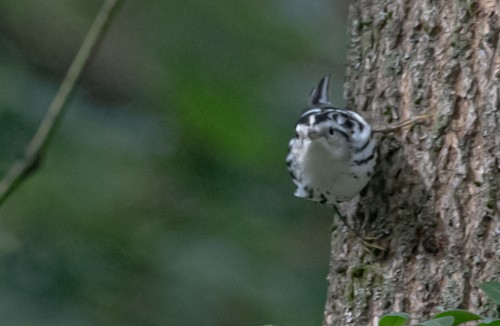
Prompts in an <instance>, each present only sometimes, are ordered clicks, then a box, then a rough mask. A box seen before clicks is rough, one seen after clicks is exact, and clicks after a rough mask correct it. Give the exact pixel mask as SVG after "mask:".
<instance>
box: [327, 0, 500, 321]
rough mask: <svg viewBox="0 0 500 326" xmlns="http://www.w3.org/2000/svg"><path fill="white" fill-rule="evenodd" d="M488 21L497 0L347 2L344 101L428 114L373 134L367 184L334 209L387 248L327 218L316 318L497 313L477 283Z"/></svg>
mask: <svg viewBox="0 0 500 326" xmlns="http://www.w3.org/2000/svg"><path fill="white" fill-rule="evenodd" d="M499 16H500V5H499V4H498V2H497V0H478V1H474V0H456V1H451V0H434V1H433V0H421V1H417V0H412V1H410V0H408V1H403V0H385V1H384V0H370V1H367V0H358V1H353V2H352V4H351V5H350V37H351V40H350V49H349V54H348V68H347V80H346V85H345V88H346V93H345V94H346V98H347V101H348V107H349V108H352V109H354V110H357V111H358V112H360V113H361V114H362V115H363V116H364V117H365V118H367V120H368V121H371V122H372V125H374V126H377V127H383V126H387V125H388V124H390V123H392V122H395V121H402V120H406V119H409V118H411V117H413V116H416V115H422V114H428V115H430V116H431V119H430V121H429V122H428V123H426V124H419V125H415V126H413V127H412V128H411V129H406V130H399V131H396V132H395V133H393V134H389V135H387V136H384V137H383V138H381V139H379V158H378V166H377V171H376V173H375V175H374V176H373V179H372V181H371V182H370V184H369V185H368V187H367V188H366V189H365V190H364V191H363V192H362V194H361V196H360V198H359V199H354V200H353V201H351V202H350V203H347V204H344V205H342V207H341V210H342V211H343V212H344V213H345V215H347V216H348V217H349V219H350V220H351V221H352V223H353V224H356V223H357V224H359V225H360V227H361V230H362V232H363V233H364V234H365V235H375V236H381V238H380V239H379V240H378V243H379V244H381V245H382V246H384V247H386V248H387V249H386V251H378V250H375V251H372V252H367V251H366V250H364V249H363V247H362V245H361V242H360V241H359V239H357V238H355V237H354V236H353V235H352V234H351V233H349V232H348V231H347V229H346V228H345V227H343V226H342V224H338V226H339V228H338V229H337V230H336V231H334V232H333V234H332V251H331V261H330V273H329V276H328V281H329V288H328V298H327V303H326V309H325V321H324V325H363V326H364V325H377V320H378V318H379V317H380V316H381V315H383V314H385V313H388V312H396V311H397V312H399V311H404V312H408V313H410V314H411V316H412V322H416V321H423V320H425V319H427V318H429V317H431V316H432V315H433V314H435V313H438V312H440V311H442V310H445V309H453V308H460V309H468V310H471V311H474V312H476V313H481V314H485V315H490V316H494V315H495V313H497V312H495V309H494V308H495V305H493V304H492V303H491V302H489V301H488V300H487V299H486V297H485V296H484V294H483V293H482V292H481V291H480V290H479V289H478V285H479V284H480V283H481V282H483V281H487V280H497V281H498V280H500V217H499V211H500V189H499V187H500V177H499V170H500V149H499V148H500V112H499V110H498V106H499V98H500V96H499V82H498V80H499V76H500V60H499V57H500V50H499V33H500V18H499Z"/></svg>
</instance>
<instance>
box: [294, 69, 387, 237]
mask: <svg viewBox="0 0 500 326" xmlns="http://www.w3.org/2000/svg"><path fill="white" fill-rule="evenodd" d="M329 82H330V77H329V76H325V77H323V78H322V79H321V80H320V81H319V83H318V85H317V86H316V87H315V88H313V90H312V92H311V94H310V97H309V105H308V106H307V107H306V108H305V109H304V110H303V111H302V113H301V114H300V116H299V119H298V121H297V123H296V125H295V137H293V138H292V139H291V140H290V142H289V146H288V154H287V156H286V164H287V168H288V171H289V173H290V175H291V177H292V180H293V182H294V183H295V185H296V187H297V188H296V190H295V193H294V195H295V196H296V197H299V198H304V199H307V200H310V201H313V202H315V203H319V204H323V205H330V206H333V208H334V211H335V213H336V214H337V215H338V216H339V217H340V218H341V219H342V221H343V222H344V224H345V225H346V226H347V227H348V228H349V229H350V230H351V231H352V232H353V233H354V234H355V235H356V236H358V237H360V238H361V239H362V240H363V243H364V244H365V245H368V244H369V243H368V240H367V237H363V236H361V234H360V232H359V231H357V230H355V229H354V228H353V227H351V226H350V225H349V223H348V222H347V219H346V218H345V217H344V216H343V215H342V214H341V213H340V212H339V210H338V204H339V203H341V202H345V201H349V200H351V199H352V198H354V197H355V196H356V195H357V194H358V193H359V192H360V191H361V190H362V189H363V188H364V187H365V186H366V185H367V183H368V182H369V181H370V179H371V177H372V175H373V173H374V169H375V165H376V161H377V150H376V146H377V142H376V139H375V137H374V136H373V132H372V128H371V126H370V124H369V123H368V122H366V120H365V119H364V118H363V117H362V116H360V115H359V114H358V113H356V112H354V111H351V110H347V109H341V108H336V107H334V106H333V105H332V104H331V103H330V99H329V95H328V92H329ZM372 246H373V245H372Z"/></svg>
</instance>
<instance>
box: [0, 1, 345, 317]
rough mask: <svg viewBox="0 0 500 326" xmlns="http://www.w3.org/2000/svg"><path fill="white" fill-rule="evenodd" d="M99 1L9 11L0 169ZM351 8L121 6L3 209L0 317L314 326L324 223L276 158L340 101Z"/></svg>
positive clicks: (0, 6)
mask: <svg viewBox="0 0 500 326" xmlns="http://www.w3.org/2000/svg"><path fill="white" fill-rule="evenodd" d="M100 4H101V1H96V0H92V1H83V0H71V1H69V0H68V1H51V0H43V1H24V0H22V1H19V0H2V1H0V12H1V13H2V14H1V15H0V135H1V137H0V170H1V171H0V172H2V175H3V174H4V173H5V171H6V170H7V169H8V167H9V166H10V165H11V164H12V162H13V161H14V159H15V158H16V157H18V156H19V155H20V153H22V150H23V147H24V146H25V144H26V143H27V142H28V140H29V139H30V138H31V136H32V135H33V133H34V130H35V129H36V127H37V125H38V123H39V121H40V118H41V117H42V116H43V114H44V113H45V110H46V108H47V106H48V104H49V103H50V100H51V98H52V97H53V95H54V93H55V90H56V89H57V87H58V85H59V83H60V81H61V79H62V76H63V74H64V72H65V70H66V69H67V67H68V65H69V63H70V62H71V60H72V58H73V55H74V54H75V52H76V50H77V48H78V46H79V43H80V42H81V40H82V38H83V35H84V34H85V32H86V30H87V28H88V26H89V25H90V22H91V20H92V18H93V16H94V15H95V13H96V12H97V10H98V8H99V6H100ZM345 16H346V8H345V4H344V3H340V2H339V3H338V4H337V3H335V2H331V1H327V0H321V1H315V2H314V3H311V2H308V1H306V0H293V1H292V0H289V1H263V0H260V1H253V2H252V1H247V2H243V1H223V0H213V1H201V0H185V1H160V0H148V1H137V0H136V1H131V0H125V3H124V5H123V6H122V8H121V9H120V11H119V12H118V14H117V16H116V17H115V20H114V22H113V24H112V26H111V28H110V30H109V33H108V35H107V36H106V37H105V39H104V40H103V43H102V46H101V47H100V49H99V51H98V53H97V54H96V56H95V57H94V58H93V60H92V62H91V65H90V66H89V67H88V69H87V70H86V73H85V76H84V78H83V79H82V81H81V83H80V85H81V87H80V88H79V89H78V91H77V92H76V93H75V96H74V98H73V99H72V101H71V104H70V107H69V108H68V109H69V110H68V113H67V115H66V116H65V117H64V121H63V123H62V125H61V128H60V130H59V131H58V132H57V134H56V137H55V139H54V141H53V143H52V144H51V146H50V148H49V151H48V152H47V153H46V156H45V158H44V160H43V164H42V166H41V168H40V169H39V170H38V171H37V172H36V174H35V175H34V176H33V177H31V178H30V179H29V180H27V182H26V183H25V184H23V185H22V186H21V187H20V188H19V189H18V190H17V191H16V192H15V193H14V194H13V195H12V196H11V197H10V198H9V200H8V201H7V203H6V204H5V205H4V206H2V207H1V208H0V323H2V324H8V325H96V324H97V325H181V326H182V325H262V324H269V323H272V324H276V325H315V324H316V325H317V324H320V323H321V320H322V313H323V306H324V301H325V294H326V286H327V283H326V281H325V277H326V274H327V271H328V260H329V249H330V246H329V240H330V238H329V229H330V224H331V218H332V212H331V211H330V210H329V209H328V208H325V207H319V206H315V205H313V204H309V203H307V202H303V201H300V200H298V199H295V198H294V197H293V196H292V193H293V186H292V183H291V181H290V180H289V177H288V175H287V172H286V169H285V164H284V156H285V154H286V150H287V144H288V140H289V137H290V136H292V135H293V124H294V122H295V119H296V118H297V115H298V113H299V112H300V110H301V109H302V108H303V107H304V106H305V105H306V103H307V95H308V92H309V90H310V88H311V87H312V86H313V85H314V84H315V83H316V82H317V80H318V79H319V78H320V77H321V76H322V75H324V74H329V73H332V74H333V75H334V86H335V88H336V89H335V92H334V98H335V100H334V102H335V104H337V105H342V100H341V91H342V87H341V86H342V80H343V70H344V67H343V62H344V57H345V53H346V40H345V35H346V32H345V24H346V21H345Z"/></svg>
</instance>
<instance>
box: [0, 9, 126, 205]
mask: <svg viewBox="0 0 500 326" xmlns="http://www.w3.org/2000/svg"><path fill="white" fill-rule="evenodd" d="M119 2H121V0H106V1H105V2H104V4H103V5H102V7H101V9H100V10H99V12H98V13H97V15H96V17H95V19H94V22H93V23H92V26H90V29H89V31H88V32H87V35H86V36H85V39H84V40H83V42H82V45H81V46H80V49H79V50H78V53H77V54H76V56H75V58H74V59H73V62H72V63H71V66H70V67H69V69H68V71H67V73H66V76H65V77H64V80H63V82H62V83H61V86H60V87H59V90H58V91H57V93H56V95H55V97H54V99H53V100H52V103H51V104H50V106H49V108H48V110H47V113H46V114H45V116H44V117H43V119H42V121H41V122H40V125H39V126H38V130H37V131H36V133H35V135H34V136H33V138H32V139H31V141H30V142H29V144H28V145H27V146H26V149H25V151H24V155H23V157H22V158H21V159H19V160H17V161H15V162H14V164H13V165H12V167H11V168H10V169H9V171H8V172H7V174H6V175H5V177H4V178H3V179H2V181H0V205H1V204H3V202H4V201H5V200H6V199H7V197H8V196H9V195H10V194H11V193H12V192H13V191H14V190H15V189H16V188H17V186H19V184H21V182H22V181H23V180H24V179H25V177H27V176H28V175H29V174H30V172H32V171H33V170H34V169H35V168H36V167H37V165H38V163H39V161H40V157H41V155H42V153H43V151H44V150H45V149H46V148H47V145H48V144H49V142H50V139H51V138H52V135H53V134H54V132H55V130H56V127H57V125H58V123H59V121H60V120H61V117H62V113H63V112H64V108H65V106H66V104H67V102H68V100H69V98H70V96H71V93H72V92H73V89H74V88H75V84H76V82H77V80H78V78H79V77H80V75H81V73H82V70H83V68H84V67H85V65H86V63H87V61H88V59H89V56H90V54H91V53H92V51H93V50H94V48H95V47H96V45H97V43H98V41H99V39H100V38H101V36H102V34H103V32H104V30H105V27H106V25H107V23H108V21H109V20H110V18H111V14H112V12H113V9H114V8H116V6H117V5H118V3H119Z"/></svg>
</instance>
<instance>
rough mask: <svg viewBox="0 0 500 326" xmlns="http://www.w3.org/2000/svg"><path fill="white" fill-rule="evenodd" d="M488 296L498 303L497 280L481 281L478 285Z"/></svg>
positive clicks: (499, 284) (498, 289)
mask: <svg viewBox="0 0 500 326" xmlns="http://www.w3.org/2000/svg"><path fill="white" fill-rule="evenodd" d="M479 287H480V288H481V290H483V291H484V292H485V293H486V295H487V296H488V298H490V300H491V301H493V302H495V303H496V304H500V283H499V282H483V283H481V284H480V285H479Z"/></svg>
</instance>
